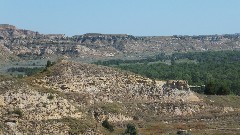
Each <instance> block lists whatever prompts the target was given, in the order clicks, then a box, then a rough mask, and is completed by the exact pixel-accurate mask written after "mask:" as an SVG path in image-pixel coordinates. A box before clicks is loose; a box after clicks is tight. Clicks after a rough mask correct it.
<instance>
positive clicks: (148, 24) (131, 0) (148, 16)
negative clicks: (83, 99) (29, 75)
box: [0, 0, 240, 36]
mask: <svg viewBox="0 0 240 135" xmlns="http://www.w3.org/2000/svg"><path fill="white" fill-rule="evenodd" d="M239 7H240V0H0V13H1V14H0V23H2V24H5V23H7V24H12V25H15V26H17V27H18V28H23V29H30V30H34V31H39V32H40V33H63V34H67V35H69V36H71V35H78V34H84V33H93V32H94V33H115V34H132V35H136V36H141V35H148V36H154V35H200V34H232V33H240V8H239Z"/></svg>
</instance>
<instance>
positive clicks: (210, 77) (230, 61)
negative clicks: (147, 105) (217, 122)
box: [98, 51, 240, 95]
mask: <svg viewBox="0 0 240 135" xmlns="http://www.w3.org/2000/svg"><path fill="white" fill-rule="evenodd" d="M160 57H161V58H160ZM155 58H157V59H155V61H159V60H160V61H166V60H170V61H171V65H168V64H165V63H163V62H154V63H152V62H153V61H154V60H152V61H150V62H149V61H147V62H146V60H145V59H144V60H142V62H143V63H141V60H137V61H132V62H129V63H126V62H125V64H121V63H124V62H123V61H119V62H117V60H115V61H114V62H113V61H107V62H102V63H101V62H98V64H99V63H100V64H103V65H108V66H111V65H112V66H114V67H117V68H120V69H123V70H128V71H131V72H134V73H137V74H140V75H143V76H146V77H149V78H152V79H160V80H170V79H174V80H175V79H176V80H188V82H189V84H190V85H205V86H206V89H205V90H204V89H203V90H202V91H201V92H202V93H205V94H218V95H226V94H229V93H234V94H238V95H239V94H240V51H217V52H191V53H175V54H172V55H165V54H161V55H158V56H157V57H155ZM183 59H184V62H182V60H183ZM186 60H187V61H189V62H186ZM191 61H194V62H191ZM106 63H107V64H106ZM116 63H118V64H116ZM211 85H214V86H211Z"/></svg>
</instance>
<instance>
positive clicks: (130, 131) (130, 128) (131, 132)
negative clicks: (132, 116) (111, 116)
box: [124, 124, 137, 135]
mask: <svg viewBox="0 0 240 135" xmlns="http://www.w3.org/2000/svg"><path fill="white" fill-rule="evenodd" d="M124 134H127V135H137V129H136V127H135V125H133V124H127V129H126V130H125V133H124Z"/></svg>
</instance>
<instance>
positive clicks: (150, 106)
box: [0, 61, 239, 134]
mask: <svg viewBox="0 0 240 135" xmlns="http://www.w3.org/2000/svg"><path fill="white" fill-rule="evenodd" d="M171 82H173V81H171ZM178 82H179V83H178V84H175V83H174V82H173V83H169V81H168V83H167V82H165V81H159V80H151V79H148V78H145V77H142V76H139V75H136V74H133V73H129V72H125V71H120V70H117V69H114V68H109V67H103V66H96V65H91V64H80V63H76V62H70V61H61V62H58V63H57V64H55V65H54V66H52V67H49V68H48V69H46V70H45V71H44V72H43V73H40V74H37V75H35V76H31V77H26V78H23V79H16V78H11V77H4V76H1V77H0V108H1V109H0V129H1V130H0V134H1V132H2V134H119V133H122V132H124V129H125V128H126V123H129V122H133V123H136V124H137V127H138V128H139V130H140V131H141V132H142V134H144V132H143V131H144V130H147V128H148V125H149V124H151V123H156V122H160V123H161V122H164V121H165V122H170V123H171V122H173V123H177V122H182V121H183V120H186V121H189V122H190V121H192V122H193V123H194V122H199V121H207V123H209V122H208V121H209V119H211V120H212V122H213V121H219V120H222V119H223V118H224V119H226V118H232V117H235V116H238V115H237V114H238V111H239V109H238V108H237V107H236V106H230V105H227V106H224V105H216V104H214V103H213V102H208V101H207V100H205V99H204V98H203V97H201V96H199V95H197V94H196V93H194V92H192V91H191V90H189V88H188V87H187V86H186V87H179V86H177V85H180V84H181V83H180V82H181V81H178ZM177 88H180V89H177ZM229 115H230V116H229ZM237 118H238V117H235V119H236V120H238V119H237ZM106 119H107V120H108V121H109V122H110V123H111V124H113V125H114V128H115V131H113V132H112V133H111V132H109V131H107V130H106V129H105V128H103V127H102V125H101V123H102V122H103V121H104V120H106ZM173 125H174V124H173ZM175 130H176V129H173V131H175ZM158 134H159V133H158Z"/></svg>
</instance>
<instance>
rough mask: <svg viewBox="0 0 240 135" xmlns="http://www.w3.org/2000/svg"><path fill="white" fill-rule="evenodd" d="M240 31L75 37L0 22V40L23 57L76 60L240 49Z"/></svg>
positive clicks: (93, 34) (11, 50) (96, 34)
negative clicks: (182, 34) (19, 27)
mask: <svg viewBox="0 0 240 135" xmlns="http://www.w3.org/2000/svg"><path fill="white" fill-rule="evenodd" d="M239 41H240V35H239V34H229V35H202V36H176V35H175V36H145V37H144V36H142V37H140V36H132V35H126V34H98V33H88V34H84V35H76V36H72V37H68V36H65V35H64V34H48V35H44V34H40V33H38V32H34V31H29V30H23V29H18V28H16V27H15V26H12V25H8V24H4V25H0V44H1V45H3V46H4V47H5V48H7V49H8V50H9V51H10V52H11V53H12V54H14V55H15V56H18V57H20V58H22V59H44V58H55V57H59V56H64V57H68V58H72V59H74V60H80V61H81V60H92V59H93V60H96V59H106V58H125V59H132V58H135V59H139V58H142V57H146V56H148V55H151V54H155V53H160V52H164V53H173V52H189V51H209V50H215V51H216V50H239V49H240V42H239Z"/></svg>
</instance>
